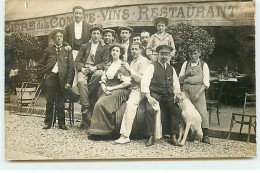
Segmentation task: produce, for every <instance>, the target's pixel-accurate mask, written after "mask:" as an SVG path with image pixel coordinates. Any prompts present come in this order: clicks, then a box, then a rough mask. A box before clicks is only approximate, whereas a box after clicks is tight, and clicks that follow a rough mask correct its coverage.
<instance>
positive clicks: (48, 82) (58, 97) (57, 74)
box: [39, 28, 74, 130]
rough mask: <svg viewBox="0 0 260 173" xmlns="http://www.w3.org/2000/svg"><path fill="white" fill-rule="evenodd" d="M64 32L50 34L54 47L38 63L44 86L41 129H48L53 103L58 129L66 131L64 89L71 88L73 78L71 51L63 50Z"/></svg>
mask: <svg viewBox="0 0 260 173" xmlns="http://www.w3.org/2000/svg"><path fill="white" fill-rule="evenodd" d="M64 34H65V31H64V30H63V29H61V28H56V29H54V30H53V31H52V32H51V33H50V34H49V36H50V38H52V39H53V41H54V43H55V44H54V45H53V46H51V47H48V48H47V49H46V50H45V52H44V56H43V58H42V59H41V61H40V62H39V64H41V65H42V66H43V69H42V70H43V74H45V76H44V79H45V81H44V84H45V87H46V96H45V97H46V102H47V103H46V115H45V119H44V123H45V126H44V127H43V129H50V128H51V124H52V120H53V109H54V103H55V108H56V111H57V115H58V121H59V128H60V129H64V130H67V127H66V126H65V112H64V110H65V98H64V94H65V89H68V88H70V87H71V85H72V82H73V78H74V67H73V58H72V53H71V51H70V52H68V51H66V50H65V48H64V43H63V36H64Z"/></svg>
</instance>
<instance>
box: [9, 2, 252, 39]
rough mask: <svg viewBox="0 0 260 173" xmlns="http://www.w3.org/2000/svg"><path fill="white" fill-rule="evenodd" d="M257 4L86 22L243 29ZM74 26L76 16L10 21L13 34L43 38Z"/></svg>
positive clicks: (95, 16) (148, 8)
mask: <svg viewBox="0 0 260 173" xmlns="http://www.w3.org/2000/svg"><path fill="white" fill-rule="evenodd" d="M254 14H255V4H254V2H221V3H220V2H214V3H178V4H175V3H165V4H150V5H134V6H123V7H107V8H100V9H92V10H86V12H85V20H86V22H88V23H90V24H102V25H103V26H104V27H117V26H126V25H127V26H152V22H151V21H152V20H153V18H154V17H157V16H164V17H168V18H169V19H170V20H171V22H172V24H176V23H178V22H187V23H189V24H191V25H196V26H242V25H254ZM71 22H73V14H72V12H71V13H67V14H60V15H55V16H47V17H39V18H34V19H24V20H16V21H6V27H7V28H8V29H9V30H10V31H11V32H14V31H17V30H23V31H25V32H28V33H30V34H33V35H36V36H39V35H47V34H48V33H49V32H50V31H51V30H52V29H53V28H55V27H65V26H66V25H68V24H70V23H71Z"/></svg>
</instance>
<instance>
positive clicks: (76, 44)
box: [64, 6, 90, 87]
mask: <svg viewBox="0 0 260 173" xmlns="http://www.w3.org/2000/svg"><path fill="white" fill-rule="evenodd" d="M72 11H73V17H74V22H72V23H71V24H70V25H68V26H67V27H66V28H65V31H66V35H65V38H64V41H65V42H67V43H69V45H70V46H71V48H72V55H73V60H74V61H75V59H76V57H77V54H78V52H79V49H80V47H81V45H82V44H84V43H87V42H88V41H89V40H90V32H89V28H90V25H89V24H88V23H86V22H85V21H84V12H85V9H84V8H83V7H81V6H75V7H73V9H72ZM77 83H78V71H77V70H76V69H75V78H74V81H73V87H74V86H76V85H77Z"/></svg>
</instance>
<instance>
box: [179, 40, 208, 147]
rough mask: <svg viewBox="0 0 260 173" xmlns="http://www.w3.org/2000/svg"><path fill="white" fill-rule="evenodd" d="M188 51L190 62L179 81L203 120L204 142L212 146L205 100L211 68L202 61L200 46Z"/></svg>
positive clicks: (185, 65)
mask: <svg viewBox="0 0 260 173" xmlns="http://www.w3.org/2000/svg"><path fill="white" fill-rule="evenodd" d="M188 51H189V52H188V53H189V57H190V61H185V62H184V63H183V65H182V68H181V72H180V74H179V80H180V82H183V92H184V93H185V95H186V96H187V98H189V99H190V101H191V102H192V104H193V105H194V106H195V108H196V109H197V110H198V112H199V113H200V116H201V118H202V124H201V127H202V131H203V139H202V142H203V143H207V144H210V140H209V136H208V128H209V118H208V115H207V105H206V98H205V89H207V88H208V87H209V85H210V83H209V68H208V65H207V64H206V63H205V62H204V61H202V60H200V56H201V51H200V48H199V46H197V45H191V46H190V47H189V49H188Z"/></svg>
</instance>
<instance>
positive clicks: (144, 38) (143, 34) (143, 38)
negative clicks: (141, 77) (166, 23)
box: [141, 31, 150, 59]
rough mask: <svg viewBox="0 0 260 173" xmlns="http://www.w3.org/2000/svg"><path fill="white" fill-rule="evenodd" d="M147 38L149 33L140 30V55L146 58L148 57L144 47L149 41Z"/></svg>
mask: <svg viewBox="0 0 260 173" xmlns="http://www.w3.org/2000/svg"><path fill="white" fill-rule="evenodd" d="M149 39H150V33H149V32H147V31H142V32H141V44H142V49H143V51H142V55H143V56H144V57H146V58H147V59H149V57H148V55H147V54H146V48H147V45H148V42H149Z"/></svg>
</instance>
